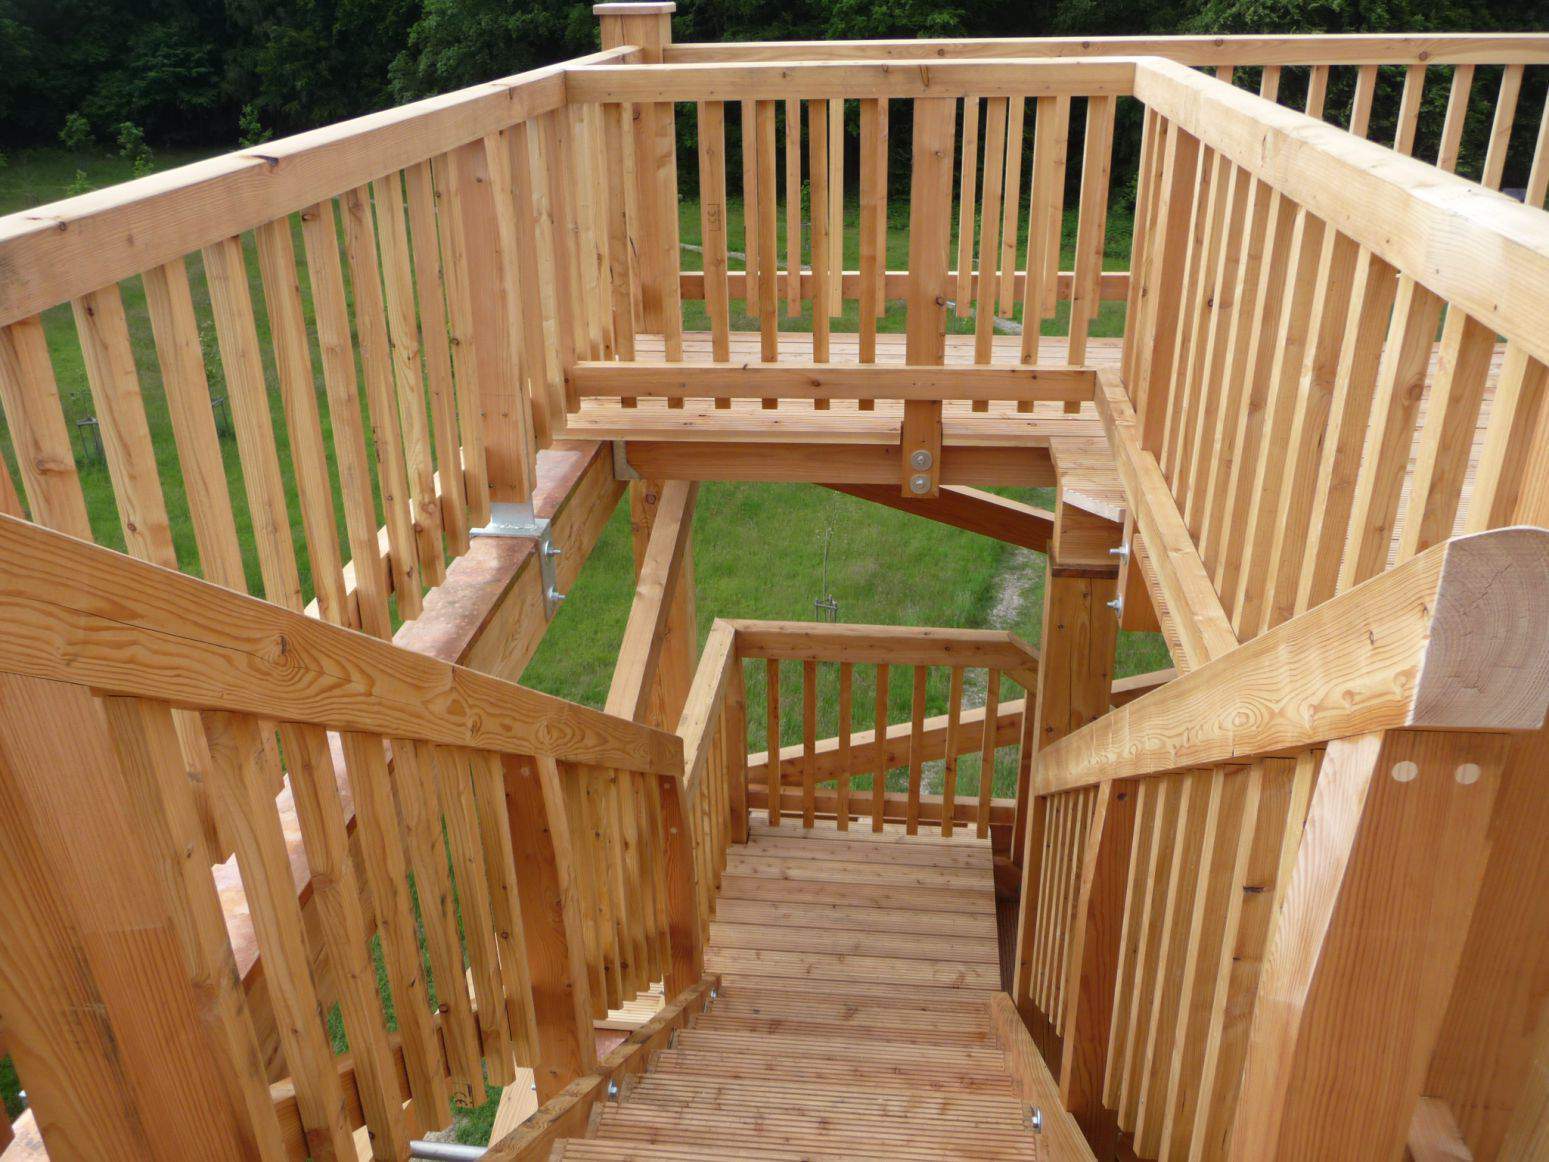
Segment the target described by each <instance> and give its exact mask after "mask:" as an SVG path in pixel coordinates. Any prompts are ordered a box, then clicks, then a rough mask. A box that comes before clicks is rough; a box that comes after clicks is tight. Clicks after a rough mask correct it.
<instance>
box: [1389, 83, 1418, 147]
mask: <svg viewBox="0 0 1549 1162" xmlns="http://www.w3.org/2000/svg"><path fill="white" fill-rule="evenodd" d="M1424 92H1425V66H1424V65H1409V66H1408V67H1407V68H1405V69H1404V91H1403V94H1402V96H1400V97H1399V102H1398V119H1397V121H1396V123H1395V124H1394V127H1393V148H1394V150H1395V151H1397V152H1398V153H1402V154H1405V155H1406V156H1407V155H1409V154H1412V153H1414V149H1415V129H1416V128H1417V127H1418V126H1419V124H1420V98H1421V96H1422V95H1423V94H1424Z"/></svg>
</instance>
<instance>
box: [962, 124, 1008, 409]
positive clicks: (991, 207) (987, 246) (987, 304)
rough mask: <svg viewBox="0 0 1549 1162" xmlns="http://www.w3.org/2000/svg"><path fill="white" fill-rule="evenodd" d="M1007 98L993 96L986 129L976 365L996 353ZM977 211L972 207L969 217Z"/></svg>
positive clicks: (982, 405) (979, 405)
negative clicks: (996, 308)
mask: <svg viewBox="0 0 1549 1162" xmlns="http://www.w3.org/2000/svg"><path fill="white" fill-rule="evenodd" d="M1007 105H1008V102H1007V100H1006V98H1004V97H992V98H991V99H990V102H989V108H988V113H987V116H986V119H985V129H984V204H983V206H982V207H981V211H980V215H979V217H980V219H981V222H982V225H981V226H980V228H979V277H978V288H977V289H978V298H977V300H976V304H975V317H974V362H975V363H989V362H990V361H991V360H992V359H993V358H994V354H995V306H996V303H997V301H998V299H999V297H1000V288H999V285H998V281H997V276H996V270H995V264H996V262H997V260H998V257H999V254H1000V226H1001V221H1000V220H1001V205H1000V199H1001V191H1002V189H1003V188H1004V185H1005V176H1006V109H1007ZM972 213H973V210H972V207H971V206H970V208H969V214H970V216H971V215H972ZM989 406H990V405H989V401H988V400H975V401H974V402H973V410H974V411H976V412H982V411H988V410H989Z"/></svg>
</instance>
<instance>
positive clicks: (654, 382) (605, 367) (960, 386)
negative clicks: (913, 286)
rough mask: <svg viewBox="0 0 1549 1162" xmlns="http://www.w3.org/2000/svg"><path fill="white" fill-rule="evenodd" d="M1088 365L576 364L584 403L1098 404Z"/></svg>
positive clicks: (573, 377)
mask: <svg viewBox="0 0 1549 1162" xmlns="http://www.w3.org/2000/svg"><path fill="white" fill-rule="evenodd" d="M1095 380H1096V373H1095V372H1093V371H1092V370H1090V369H1089V368H1085V367H1058V368H1037V367H886V366H881V365H878V364H847V363H801V362H794V361H792V362H785V363H752V362H742V363H737V362H732V363H647V362H643V361H641V362H634V363H611V362H610V363H588V362H581V363H577V364H576V365H575V366H574V367H573V368H571V369H570V372H569V381H570V383H571V385H572V386H573V387H574V388H575V390H576V392H577V394H578V395H580V396H581V397H582V398H587V397H596V396H602V397H610V396H613V397H618V396H622V397H642V396H658V397H660V398H663V399H706V398H710V397H714V398H717V399H815V400H830V399H869V400H877V399H901V400H918V399H924V400H938V399H959V400H1014V401H1017V402H1021V403H1031V402H1036V401H1039V400H1045V401H1050V402H1056V403H1080V402H1082V401H1084V400H1090V399H1091V398H1092V391H1093V385H1094V383H1095Z"/></svg>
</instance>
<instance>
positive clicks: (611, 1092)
mask: <svg viewBox="0 0 1549 1162" xmlns="http://www.w3.org/2000/svg"><path fill="white" fill-rule="evenodd" d="M618 1095H619V1083H618V1082H616V1081H614V1080H613V1079H612V1078H611V1077H610V1078H609V1079H608V1096H609V1097H611V1098H616V1097H618Z"/></svg>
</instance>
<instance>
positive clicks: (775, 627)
mask: <svg viewBox="0 0 1549 1162" xmlns="http://www.w3.org/2000/svg"><path fill="white" fill-rule="evenodd" d="M728 622H729V624H730V625H731V626H732V628H733V629H735V630H736V631H737V653H738V656H740V657H744V658H765V657H767V658H782V659H784V660H787V661H809V660H810V661H821V662H844V661H849V662H889V663H891V664H893V665H897V666H911V665H915V666H952V665H981V666H987V665H995V666H999V667H1001V668H1002V669H1005V670H1012V671H1016V670H1022V671H1024V672H1025V671H1028V670H1031V669H1032V668H1033V666H1034V665H1036V662H1037V656H1036V655H1035V654H1034V653H1033V651H1032V649H1031V648H1030V647H1029V646H1028V645H1027V644H1026V643H1025V642H1023V641H1022V639H1021V638H1019V637H1017V636H1016V635H1015V634H1013V633H1010V632H1009V631H1006V630H994V629H982V630H981V629H936V628H931V627H925V626H899V625H860V624H831V623H820V622H805V621H746V620H743V619H740V618H731V619H728ZM1018 681H1020V679H1018Z"/></svg>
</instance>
